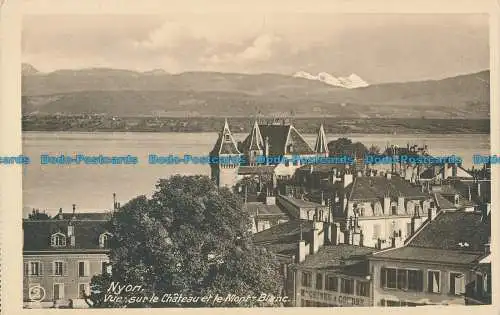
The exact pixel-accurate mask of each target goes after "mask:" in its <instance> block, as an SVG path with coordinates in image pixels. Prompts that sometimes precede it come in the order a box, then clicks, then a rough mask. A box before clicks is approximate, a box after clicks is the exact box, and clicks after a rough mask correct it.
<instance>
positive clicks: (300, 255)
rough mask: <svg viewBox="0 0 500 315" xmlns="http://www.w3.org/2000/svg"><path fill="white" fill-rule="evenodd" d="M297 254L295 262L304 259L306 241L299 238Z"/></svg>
mask: <svg viewBox="0 0 500 315" xmlns="http://www.w3.org/2000/svg"><path fill="white" fill-rule="evenodd" d="M298 252H299V253H298V255H297V263H301V262H303V261H304V260H305V259H306V255H307V253H306V241H304V240H302V239H301V240H300V241H299V247H298Z"/></svg>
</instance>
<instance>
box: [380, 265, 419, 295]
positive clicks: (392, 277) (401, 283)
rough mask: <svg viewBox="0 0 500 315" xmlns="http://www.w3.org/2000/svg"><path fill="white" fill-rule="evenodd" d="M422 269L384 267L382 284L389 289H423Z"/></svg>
mask: <svg viewBox="0 0 500 315" xmlns="http://www.w3.org/2000/svg"><path fill="white" fill-rule="evenodd" d="M423 283H424V281H423V272H422V270H412V269H410V270H407V269H396V268H382V270H381V281H380V285H381V287H383V288H387V289H400V290H408V291H422V290H423Z"/></svg>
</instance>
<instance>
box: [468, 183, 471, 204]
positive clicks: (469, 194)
mask: <svg viewBox="0 0 500 315" xmlns="http://www.w3.org/2000/svg"><path fill="white" fill-rule="evenodd" d="M467 188H468V196H469V198H468V199H469V201H471V200H472V194H471V192H470V185H469V186H467Z"/></svg>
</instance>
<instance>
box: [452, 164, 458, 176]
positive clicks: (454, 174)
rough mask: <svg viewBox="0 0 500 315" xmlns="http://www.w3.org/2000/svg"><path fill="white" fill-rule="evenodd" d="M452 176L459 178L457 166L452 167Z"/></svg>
mask: <svg viewBox="0 0 500 315" xmlns="http://www.w3.org/2000/svg"><path fill="white" fill-rule="evenodd" d="M451 176H453V177H457V164H453V165H452V166H451Z"/></svg>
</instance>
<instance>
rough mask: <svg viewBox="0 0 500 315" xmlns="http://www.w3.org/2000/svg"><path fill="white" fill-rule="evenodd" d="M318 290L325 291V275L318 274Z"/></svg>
mask: <svg viewBox="0 0 500 315" xmlns="http://www.w3.org/2000/svg"><path fill="white" fill-rule="evenodd" d="M316 289H317V290H323V274H321V273H318V274H316Z"/></svg>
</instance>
